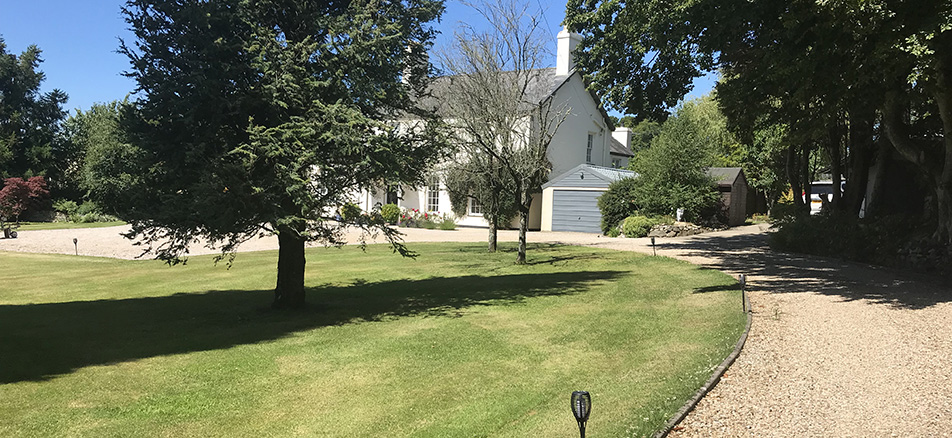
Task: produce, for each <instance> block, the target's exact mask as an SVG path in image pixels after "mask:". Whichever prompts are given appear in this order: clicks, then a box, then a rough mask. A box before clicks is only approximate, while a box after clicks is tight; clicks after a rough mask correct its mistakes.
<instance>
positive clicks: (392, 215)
mask: <svg viewBox="0 0 952 438" xmlns="http://www.w3.org/2000/svg"><path fill="white" fill-rule="evenodd" d="M380 215H381V216H383V220H385V221H387V223H391V224H395V223H397V221H398V220H400V207H397V205H396V204H387V205H384V206H383V207H380Z"/></svg>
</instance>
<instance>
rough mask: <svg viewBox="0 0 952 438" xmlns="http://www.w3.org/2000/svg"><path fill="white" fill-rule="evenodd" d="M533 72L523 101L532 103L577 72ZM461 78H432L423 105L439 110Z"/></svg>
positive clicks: (540, 101)
mask: <svg viewBox="0 0 952 438" xmlns="http://www.w3.org/2000/svg"><path fill="white" fill-rule="evenodd" d="M533 72H537V74H533V75H532V77H530V79H529V84H528V86H527V87H526V99H525V101H526V102H532V103H534V104H538V103H542V101H544V100H545V99H547V98H548V97H549V96H552V95H553V94H555V93H556V91H558V90H559V88H562V86H563V85H565V84H566V83H568V82H569V79H571V78H572V76H573V75H576V74H579V73H577V72H575V71H572V73H570V74H568V75H566V76H558V75H556V74H555V67H550V68H541V69H537V70H534V71H533ZM506 73H512V72H506ZM461 80H466V75H453V76H441V77H438V78H435V79H433V82H431V83H430V88H429V90H430V96H429V97H427V98H425V99H424V102H423V104H424V106H425V107H429V108H436V109H437V110H439V107H440V104H441V103H442V102H445V98H444V96H446V95H448V94H449V90H450V88H451V87H452V86H453V83H454V82H456V81H461ZM585 85H586V87H587V86H588V84H585ZM588 91H589V94H590V95H591V96H592V99H593V100H594V101H595V104H596V105H597V106H598V110H599V112H600V113H601V114H602V117H603V118H604V119H605V123H607V124H608V128H609V130H614V129H615V126H614V125H613V124H612V121H611V119H610V118H609V117H608V112H607V111H605V109H604V108H603V107H602V104H601V99H599V97H598V96H597V95H596V94H595V92H594V91H591V90H588ZM527 109H528V108H527ZM629 152H630V150H629Z"/></svg>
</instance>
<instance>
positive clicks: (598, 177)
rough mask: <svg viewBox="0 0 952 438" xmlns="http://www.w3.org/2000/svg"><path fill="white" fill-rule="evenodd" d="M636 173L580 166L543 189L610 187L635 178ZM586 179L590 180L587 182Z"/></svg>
mask: <svg viewBox="0 0 952 438" xmlns="http://www.w3.org/2000/svg"><path fill="white" fill-rule="evenodd" d="M635 175H636V173H635V172H632V171H630V170H624V169H612V168H610V167H602V166H595V165H593V164H579V165H578V166H575V167H573V168H572V170H569V171H568V172H565V173H563V174H561V175H559V176H557V177H555V178H554V179H552V180H550V181H549V182H547V183H545V184H544V185H543V186H542V188H543V189H545V188H548V187H553V186H555V187H608V185H609V184H611V183H613V182H615V181H618V180H620V179H624V178H630V177H633V176H635ZM586 178H587V179H588V180H587V181H586Z"/></svg>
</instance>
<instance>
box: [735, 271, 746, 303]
mask: <svg viewBox="0 0 952 438" xmlns="http://www.w3.org/2000/svg"><path fill="white" fill-rule="evenodd" d="M737 282H739V283H740V306H741V309H743V310H744V311H745V312H746V311H747V276H746V275H744V274H740V276H738V277H737Z"/></svg>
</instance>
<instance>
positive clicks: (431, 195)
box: [426, 175, 440, 212]
mask: <svg viewBox="0 0 952 438" xmlns="http://www.w3.org/2000/svg"><path fill="white" fill-rule="evenodd" d="M426 211H433V212H437V211H440V177H439V175H433V176H431V177H430V178H428V179H427V182H426Z"/></svg>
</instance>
